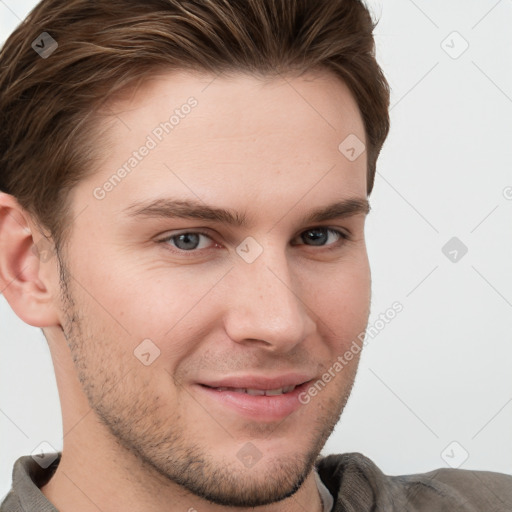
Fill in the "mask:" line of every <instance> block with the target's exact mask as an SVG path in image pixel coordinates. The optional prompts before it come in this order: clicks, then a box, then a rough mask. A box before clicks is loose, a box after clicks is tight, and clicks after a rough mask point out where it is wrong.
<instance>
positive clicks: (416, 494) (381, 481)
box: [0, 453, 512, 512]
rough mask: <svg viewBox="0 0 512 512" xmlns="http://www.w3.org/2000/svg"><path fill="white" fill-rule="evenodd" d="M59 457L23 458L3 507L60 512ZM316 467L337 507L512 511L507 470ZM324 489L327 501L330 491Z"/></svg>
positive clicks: (352, 457)
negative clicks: (50, 489)
mask: <svg viewBox="0 0 512 512" xmlns="http://www.w3.org/2000/svg"><path fill="white" fill-rule="evenodd" d="M59 461H60V454H59V457H58V458H57V459H56V460H55V461H54V462H53V463H52V464H51V465H50V466H49V467H48V468H47V469H43V468H42V467H41V466H40V465H39V464H38V463H37V462H36V461H35V460H34V459H33V458H32V457H31V456H23V457H20V458H19V459H18V460H17V461H16V463H15V464H14V469H13V482H12V488H11V490H10V492H9V493H8V494H7V496H6V497H5V499H4V501H3V503H2V504H1V505H0V512H57V509H56V508H55V507H54V506H53V505H52V504H51V503H50V502H49V501H48V500H47V499H46V498H45V496H44V495H43V493H42V492H41V491H40V490H39V488H40V487H42V486H43V485H44V484H46V483H47V482H48V481H49V479H50V478H51V476H52V475H53V473H54V472H55V470H56V468H57V466H58V463H59ZM316 469H317V472H318V475H319V476H320V479H321V480H322V483H323V485H324V486H325V487H326V488H327V490H328V492H329V494H330V495H331V496H332V499H333V506H332V512H427V511H428V512H512V476H510V475H506V474H502V473H495V472H491V471H473V470H465V469H449V468H441V469H436V470H434V471H430V472H428V473H418V474H414V475H402V476H388V475H385V474H384V473H383V472H382V471H381V470H380V469H379V468H378V467H377V466H376V465H375V464H374V463H373V462H372V461H371V460H370V459H369V458H368V457H366V456H364V455H362V454H361V453H344V454H341V455H328V456H327V457H322V458H320V459H319V460H318V461H317V464H316ZM320 489H321V488H320ZM320 494H321V495H322V497H323V500H324V505H325V499H326V498H327V500H328V499H329V498H328V495H326V494H325V490H323V491H322V490H320Z"/></svg>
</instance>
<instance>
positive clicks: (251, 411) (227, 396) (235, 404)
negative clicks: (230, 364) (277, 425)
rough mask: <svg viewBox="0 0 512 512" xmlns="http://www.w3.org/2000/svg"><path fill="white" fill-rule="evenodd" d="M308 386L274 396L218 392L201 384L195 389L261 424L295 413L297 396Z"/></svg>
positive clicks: (302, 385)
mask: <svg viewBox="0 0 512 512" xmlns="http://www.w3.org/2000/svg"><path fill="white" fill-rule="evenodd" d="M308 386H309V382H305V383H304V384H301V385H300V386H297V387H296V388H295V389H294V390H293V391H291V392H290V393H284V394H282V395H275V396H267V395H256V396H255V395H248V394H247V393H238V392H236V391H219V390H217V389H215V388H209V387H207V386H203V385H201V384H199V385H197V386H196V388H198V390H199V391H200V392H201V393H202V394H204V395H206V396H208V397H209V398H210V399H212V400H216V401H217V402H220V403H221V404H222V405H225V406H226V407H229V408H231V409H233V410H235V411H236V412H237V413H239V414H241V415H243V416H246V417H248V418H251V419H253V420H257V421H261V422H271V421H279V420H283V419H284V418H286V417H287V416H289V415H290V414H292V413H293V412H294V411H296V410H297V409H298V408H299V407H300V406H301V405H302V404H301V403H300V402H299V395H300V393H302V392H303V391H304V390H306V389H307V387H308Z"/></svg>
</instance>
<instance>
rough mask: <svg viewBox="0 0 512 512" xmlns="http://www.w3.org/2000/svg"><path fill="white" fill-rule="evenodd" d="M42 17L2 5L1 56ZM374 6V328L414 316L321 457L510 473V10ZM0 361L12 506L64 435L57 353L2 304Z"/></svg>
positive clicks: (366, 366)
mask: <svg viewBox="0 0 512 512" xmlns="http://www.w3.org/2000/svg"><path fill="white" fill-rule="evenodd" d="M35 4H36V2H35V1H27V0H0V42H3V41H4V40H5V39H6V38H7V37H8V35H9V34H10V32H11V31H12V30H13V29H14V28H15V27H16V25H17V24H18V23H19V22H20V20H21V19H23V18H24V17H25V16H26V14H27V13H28V12H29V10H30V9H31V8H32V7H33V6H34V5H35ZM368 4H369V5H370V7H371V8H372V10H373V12H374V15H375V17H376V18H379V20H380V21H379V23H378V26H377V28H376V41H377V47H378V55H377V56H378V59H379V62H380V64H381V66H382V67H383V69H384V72H385V74H386V76H387V78H388V80H389V82H390V85H391V88H392V106H391V121H392V126H391V133H390V136H389V138H388V140H387V142H386V144H385V147H384V150H383V152H382V154H381V157H380V160H379V163H378V174H377V176H376V180H375V188H374V191H373V193H372V195H371V196H370V202H371V204H372V212H371V213H370V215H369V217H368V220H367V244H368V251H369V257H370V263H371V268H372V277H373V296H372V314H371V317H370V325H374V324H375V322H376V320H377V319H378V317H379V314H381V313H384V312H385V311H387V310H388V308H390V307H391V305H392V304H393V303H394V302H395V301H398V302H400V303H401V304H402V305H403V311H402V312H401V313H399V314H398V315H396V317H395V318H394V319H393V320H392V321H391V322H389V323H388V324H386V325H385V327H384V328H382V325H381V324H380V323H379V324H375V325H376V326H377V327H378V329H377V330H378V333H377V335H375V336H374V337H373V338H371V339H368V343H367V344H366V346H365V348H364V351H363V355H362V359H361V364H360V368H359V372H358V375H357V378H356V384H355V386H354V389H353V393H352V396H351V398H350V400H349V403H348V405H347V407H346V409H345V412H344V414H343V415H342V419H341V420H340V422H339V424H338V426H337V428H336V430H335V432H334V433H333V435H332V436H331V438H330V439H329V441H328V443H327V445H326V447H325V449H324V453H342V452H352V451H357V452H361V453H363V454H365V455H366V456H368V457H370V458H371V459H372V460H373V461H374V462H375V463H376V464H377V465H378V466H379V467H380V468H381V469H382V470H383V471H384V472H385V473H388V474H395V475H396V474H409V473H416V472H424V471H429V470H432V469H435V468H438V467H450V466H451V467H460V468H462V469H482V470H490V471H499V472H504V473H508V474H511V475H512V372H511V362H512V64H511V63H512V31H511V30H510V26H511V23H512V1H511V0H501V1H497V0H451V1H446V0H415V1H412V0H386V1H385V2H384V1H383V0H380V1H378V0H374V1H371V2H368ZM27 44H30V42H27ZM0 93H1V92H0ZM446 244H448V245H446ZM466 250H467V252H466ZM0 350H1V352H0V453H1V458H0V460H1V463H0V497H1V496H4V495H5V494H6V493H7V491H8V489H9V487H10V485H11V472H12V466H13V463H14V461H15V460H16V459H17V458H18V457H19V456H21V455H26V454H30V453H31V452H32V451H33V450H34V448H35V447H36V446H38V445H39V444H40V443H41V442H42V441H46V442H49V443H50V444H51V445H52V446H54V447H55V448H56V449H59V450H60V449H62V426H61V419H60V406H59V400H58V395H57V388H56V384H55V378H54V374H53V368H52V364H51V359H50V355H49V351H48V348H47V346H46V342H45V340H44V338H43V336H42V334H41V333H40V331H39V329H36V328H34V327H30V326H28V325H26V324H24V323H23V322H22V321H21V320H20V319H19V318H17V317H16V316H15V314H14V313H13V312H12V310H11V309H10V307H9V305H8V304H7V302H6V301H5V299H4V297H3V296H1V297H0Z"/></svg>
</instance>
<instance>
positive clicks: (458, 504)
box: [317, 453, 512, 512]
mask: <svg viewBox="0 0 512 512" xmlns="http://www.w3.org/2000/svg"><path fill="white" fill-rule="evenodd" d="M317 470H318V473H319V475H320V478H321V479H322V481H323V482H324V484H325V485H326V487H327V488H328V489H329V491H331V494H333V497H334V500H335V502H336V503H338V504H340V508H339V510H343V508H342V507H345V508H348V507H350V506H352V507H354V510H361V511H364V510H368V511H370V510H375V509H374V508H372V507H376V509H377V510H383V511H386V512H387V511H390V512H391V511H394V510H397V511H398V510H401V509H402V508H403V509H404V510H408V511H409V512H416V511H427V510H428V511H429V512H434V511H435V512H438V511H439V512H441V511H447V512H448V511H453V510H457V511H458V512H477V511H478V512H480V511H482V510H486V511H487V510H488V511H489V512H491V511H492V512H505V511H511V510H512V476H510V475H506V474H503V473H495V472H491V471H474V470H466V469H451V468H440V469H435V470H433V471H429V472H427V473H417V474H412V475H399V476H390V475H385V474H384V473H383V472H382V471H381V470H380V469H379V468H378V467H377V465H376V464H375V463H374V462H373V461H371V460H370V459H369V458H368V457H366V456H364V455H363V454H361V453H344V454H340V455H328V456H327V457H323V458H321V459H319V460H318V461H317ZM357 507H359V508H357ZM404 507H405V508H404Z"/></svg>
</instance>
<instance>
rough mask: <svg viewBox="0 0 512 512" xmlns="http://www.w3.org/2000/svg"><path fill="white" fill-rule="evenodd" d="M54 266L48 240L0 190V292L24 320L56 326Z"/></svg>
mask: <svg viewBox="0 0 512 512" xmlns="http://www.w3.org/2000/svg"><path fill="white" fill-rule="evenodd" d="M57 265H58V261H57V258H56V257H55V250H54V246H53V243H52V242H51V239H50V238H45V236H44V235H43V234H42V233H41V232H40V231H39V229H37V227H36V225H35V223H33V222H32V219H31V216H30V215H29V214H28V213H27V212H26V211H25V210H24V209H23V208H22V207H21V206H20V205H19V203H18V202H17V200H16V199H15V198H14V197H13V196H12V195H9V194H6V193H4V192H0V293H2V294H3V295H4V297H5V298H6V299H7V302H8V303H9V305H10V306H11V308H12V309H13V311H14V312H15V313H16V314H17V315H18V316H19V317H20V318H21V319H22V320H23V321H24V322H25V323H27V324H29V325H32V326H34V327H51V326H57V325H60V320H59V301H58V298H59V291H60V288H59V281H58V275H59V274H58V267H57Z"/></svg>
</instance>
